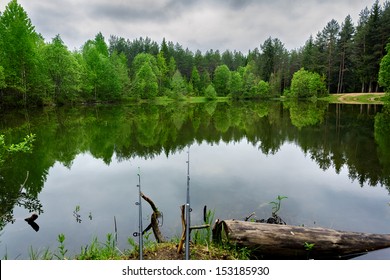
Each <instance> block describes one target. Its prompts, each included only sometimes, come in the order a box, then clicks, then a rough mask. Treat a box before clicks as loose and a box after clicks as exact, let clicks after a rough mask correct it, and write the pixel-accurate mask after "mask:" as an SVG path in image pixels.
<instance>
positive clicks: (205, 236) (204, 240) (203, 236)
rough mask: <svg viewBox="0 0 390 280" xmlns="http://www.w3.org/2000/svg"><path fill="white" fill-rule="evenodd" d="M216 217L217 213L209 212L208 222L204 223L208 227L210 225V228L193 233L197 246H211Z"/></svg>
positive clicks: (207, 214) (207, 215)
mask: <svg viewBox="0 0 390 280" xmlns="http://www.w3.org/2000/svg"><path fill="white" fill-rule="evenodd" d="M214 216H215V211H211V210H207V212H206V217H205V218H206V220H205V221H204V223H205V224H206V225H209V227H207V228H205V229H199V230H196V231H195V232H194V233H193V238H192V241H193V242H194V243H195V244H200V245H206V246H208V245H210V244H211V238H212V230H211V229H212V224H213V221H214Z"/></svg>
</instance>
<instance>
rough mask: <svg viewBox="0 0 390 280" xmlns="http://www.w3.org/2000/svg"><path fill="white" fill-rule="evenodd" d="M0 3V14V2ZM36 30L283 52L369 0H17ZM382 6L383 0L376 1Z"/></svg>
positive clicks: (73, 39) (75, 38)
mask: <svg viewBox="0 0 390 280" xmlns="http://www.w3.org/2000/svg"><path fill="white" fill-rule="evenodd" d="M3 2H4V1H2V3H1V4H0V10H1V11H3V10H4V7H5V5H6V4H7V3H6V1H5V3H3ZM18 2H19V3H20V4H21V5H22V6H23V7H24V8H25V10H26V11H27V13H28V15H29V16H30V18H31V20H32V23H33V24H34V25H35V27H36V30H37V31H38V32H40V33H41V34H42V35H43V36H44V38H45V39H46V40H47V41H49V40H51V38H53V37H54V36H55V35H56V34H60V35H61V37H62V39H63V40H64V42H65V43H66V44H67V45H68V46H69V47H70V48H71V49H73V48H78V47H80V46H81V45H82V44H83V43H84V42H86V41H87V40H88V39H91V38H93V37H94V36H95V35H96V34H97V33H98V32H102V33H103V35H104V36H106V38H108V36H110V35H117V36H122V37H124V38H126V39H130V40H132V39H134V38H138V37H150V38H152V39H153V40H155V41H157V42H161V40H162V38H164V37H165V38H166V39H167V40H169V41H173V42H178V43H180V44H181V45H183V47H188V48H189V49H191V50H193V51H196V50H197V49H200V50H202V51H205V50H208V49H214V50H215V49H219V50H220V51H224V50H226V49H230V50H234V49H235V50H240V51H243V52H244V53H246V52H247V51H248V50H249V49H254V48H256V47H259V46H260V44H262V43H263V42H264V40H266V39H267V38H268V37H270V36H271V37H274V38H279V39H280V40H281V41H282V42H283V43H284V44H285V46H286V48H287V49H293V48H298V47H301V46H302V45H303V44H304V43H305V41H306V40H307V39H308V38H309V36H310V35H314V36H315V34H316V33H317V32H318V31H320V30H322V28H323V27H324V26H325V25H326V23H327V22H329V21H330V20H331V19H333V18H334V19H336V20H337V21H339V23H340V24H341V22H342V21H343V20H344V18H345V17H346V16H347V15H348V14H350V15H351V16H352V18H353V20H354V22H357V20H358V15H359V12H360V11H361V10H362V9H364V8H365V7H366V6H368V7H369V8H370V7H371V6H372V4H373V3H374V0H357V1H356V0H338V1H336V0H312V1H304V0H296V1H292V0H273V1H265V0H264V1H263V0H195V1H192V0H182V1H179V0H162V1H157V0H127V1H126V0H111V1H107V0H88V1H77V0H62V1H59V0H41V1H28V0H19V1H18ZM381 3H383V1H381Z"/></svg>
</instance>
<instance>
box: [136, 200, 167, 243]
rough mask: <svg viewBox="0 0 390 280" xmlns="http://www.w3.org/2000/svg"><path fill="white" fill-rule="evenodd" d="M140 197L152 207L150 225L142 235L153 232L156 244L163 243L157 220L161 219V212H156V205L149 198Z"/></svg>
mask: <svg viewBox="0 0 390 280" xmlns="http://www.w3.org/2000/svg"><path fill="white" fill-rule="evenodd" d="M141 197H142V198H143V199H144V200H145V201H146V202H147V203H149V205H150V207H152V210H153V213H152V216H151V217H150V224H149V225H148V226H147V227H146V228H145V229H144V230H143V232H142V235H144V234H145V233H146V232H148V231H149V230H150V229H152V230H153V234H154V237H155V238H156V241H157V242H158V243H164V242H165V238H164V236H163V235H162V234H161V231H160V227H159V224H158V218H159V217H161V212H160V211H159V210H158V208H157V207H156V205H155V204H154V202H153V200H151V199H150V198H149V197H147V196H146V195H144V194H143V193H141Z"/></svg>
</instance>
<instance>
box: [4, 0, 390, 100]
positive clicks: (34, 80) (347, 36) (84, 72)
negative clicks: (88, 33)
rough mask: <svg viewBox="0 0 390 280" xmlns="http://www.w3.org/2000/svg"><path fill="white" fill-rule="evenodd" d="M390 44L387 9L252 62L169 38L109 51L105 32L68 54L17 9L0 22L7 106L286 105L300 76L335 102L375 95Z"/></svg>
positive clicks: (112, 46) (252, 57)
mask: <svg viewBox="0 0 390 280" xmlns="http://www.w3.org/2000/svg"><path fill="white" fill-rule="evenodd" d="M259 28H260V27H259ZM389 37H390V2H388V1H386V2H385V3H384V4H383V5H380V4H379V2H378V1H376V2H375V3H374V4H373V6H372V7H371V9H368V8H365V9H363V10H362V11H361V13H360V17H359V20H358V23H357V25H354V23H353V22H352V19H351V17H350V16H347V17H346V18H345V20H344V22H343V23H341V24H339V23H338V22H337V21H336V20H331V21H330V22H329V23H328V24H327V25H326V26H325V27H324V29H323V30H322V31H320V32H318V33H317V35H316V36H315V37H313V36H311V37H310V38H309V39H308V40H307V41H306V43H305V44H304V46H303V47H301V48H299V49H294V50H291V51H288V50H287V49H286V48H285V47H284V44H283V43H282V42H281V41H280V40H279V39H277V38H271V37H270V38H268V39H267V40H265V42H264V43H263V44H261V45H260V47H259V48H256V49H254V50H250V51H249V52H248V54H246V55H245V54H243V53H241V52H239V51H230V50H226V51H224V52H222V53H220V51H218V50H209V51H206V52H205V53H202V52H201V51H199V50H198V51H196V52H195V53H194V52H192V51H190V50H189V49H188V48H186V49H185V48H183V47H182V46H181V45H180V44H178V43H176V44H175V43H173V42H169V41H168V42H167V41H166V40H165V39H164V40H163V41H162V42H161V43H160V44H159V43H157V42H155V41H153V40H151V39H150V38H139V39H134V40H129V39H125V38H121V37H116V36H111V37H110V38H109V40H108V42H107V41H106V40H105V38H104V37H103V35H102V34H101V33H98V34H97V35H96V37H95V38H94V39H91V40H88V41H87V42H86V43H85V44H84V45H83V46H82V47H81V48H80V49H79V50H75V51H70V50H69V49H68V48H67V46H66V45H65V44H64V42H63V41H62V39H61V37H60V35H57V36H56V37H55V38H53V39H52V41H51V42H45V40H44V38H43V37H42V36H41V35H40V34H39V33H37V31H36V30H35V27H34V25H33V24H32V23H31V20H30V19H29V17H28V15H27V13H26V12H25V10H24V9H23V7H22V6H21V5H19V4H18V3H17V0H12V1H11V2H9V4H8V5H7V6H6V8H5V11H4V12H3V13H2V14H0V104H7V105H31V104H47V103H53V102H54V103H70V102H80V101H81V102H96V101H115V100H122V99H124V98H131V99H148V98H154V97H156V96H168V97H171V98H177V99H180V98H183V97H185V96H206V97H207V98H209V99H213V98H216V97H217V96H230V97H232V98H260V97H264V98H269V97H279V96H281V95H283V94H284V95H288V94H289V93H290V88H291V85H292V80H293V76H294V73H296V72H298V71H299V70H301V69H302V68H304V69H305V71H306V72H308V73H311V74H315V75H314V76H311V77H314V78H315V79H314V80H313V83H312V84H313V85H317V84H319V83H320V82H319V80H321V81H322V82H323V84H324V85H325V87H324V88H325V90H326V91H327V92H329V93H341V92H376V91H381V90H382V89H381V88H380V85H379V83H378V72H379V65H380V62H381V59H382V58H383V56H384V55H385V54H386V48H385V47H386V44H387V43H389ZM306 72H303V73H306ZM300 74H302V71H301V73H300ZM320 88H321V93H323V87H322V85H320ZM308 92H314V94H315V92H317V91H316V90H308ZM292 95H294V94H292Z"/></svg>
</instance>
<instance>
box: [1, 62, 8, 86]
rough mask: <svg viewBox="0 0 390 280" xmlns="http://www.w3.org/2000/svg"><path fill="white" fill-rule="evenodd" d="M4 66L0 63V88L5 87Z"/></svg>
mask: <svg viewBox="0 0 390 280" xmlns="http://www.w3.org/2000/svg"><path fill="white" fill-rule="evenodd" d="M6 85H7V84H6V83H5V74H4V67H3V66H1V65H0V90H1V89H3V88H5V87H6Z"/></svg>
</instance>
